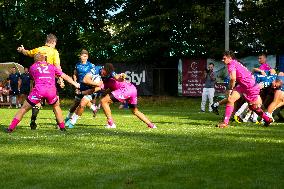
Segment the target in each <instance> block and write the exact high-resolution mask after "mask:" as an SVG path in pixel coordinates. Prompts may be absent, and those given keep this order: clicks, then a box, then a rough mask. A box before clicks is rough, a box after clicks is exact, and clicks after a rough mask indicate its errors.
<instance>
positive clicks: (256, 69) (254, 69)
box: [252, 68, 266, 75]
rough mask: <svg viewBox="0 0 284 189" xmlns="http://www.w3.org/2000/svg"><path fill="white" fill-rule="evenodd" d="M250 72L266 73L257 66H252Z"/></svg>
mask: <svg viewBox="0 0 284 189" xmlns="http://www.w3.org/2000/svg"><path fill="white" fill-rule="evenodd" d="M252 72H254V73H255V72H258V73H260V74H261V75H266V73H265V71H263V70H261V69H259V68H253V69H252Z"/></svg>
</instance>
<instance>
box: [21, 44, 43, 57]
mask: <svg viewBox="0 0 284 189" xmlns="http://www.w3.org/2000/svg"><path fill="white" fill-rule="evenodd" d="M17 50H18V52H19V53H22V54H24V55H26V56H30V57H34V55H35V54H37V53H38V52H39V50H38V48H35V49H32V50H26V49H25V48H24V46H23V45H21V47H18V49H17Z"/></svg>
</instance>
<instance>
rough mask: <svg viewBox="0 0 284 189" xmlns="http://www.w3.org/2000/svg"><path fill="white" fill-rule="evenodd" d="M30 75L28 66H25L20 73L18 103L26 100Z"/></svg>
mask: <svg viewBox="0 0 284 189" xmlns="http://www.w3.org/2000/svg"><path fill="white" fill-rule="evenodd" d="M31 84H32V82H31V76H30V74H29V68H27V67H25V71H24V73H23V74H21V75H20V96H19V97H20V100H19V102H20V105H21V104H22V103H23V102H24V101H25V100H26V98H27V96H28V95H29V93H30V90H31V88H32V87H31Z"/></svg>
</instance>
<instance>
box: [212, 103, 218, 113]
mask: <svg viewBox="0 0 284 189" xmlns="http://www.w3.org/2000/svg"><path fill="white" fill-rule="evenodd" d="M211 108H212V112H214V113H215V114H216V115H219V110H218V108H219V106H214V104H212V105H211Z"/></svg>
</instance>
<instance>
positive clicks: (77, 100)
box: [65, 96, 82, 123]
mask: <svg viewBox="0 0 284 189" xmlns="http://www.w3.org/2000/svg"><path fill="white" fill-rule="evenodd" d="M81 99H82V98H79V97H77V96H75V99H74V101H73V104H72V105H71V107H70V108H69V112H68V114H67V115H66V118H65V123H66V122H67V121H68V120H69V119H71V117H72V115H73V114H74V112H75V110H76V108H77V107H78V106H79V104H80V102H81Z"/></svg>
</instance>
